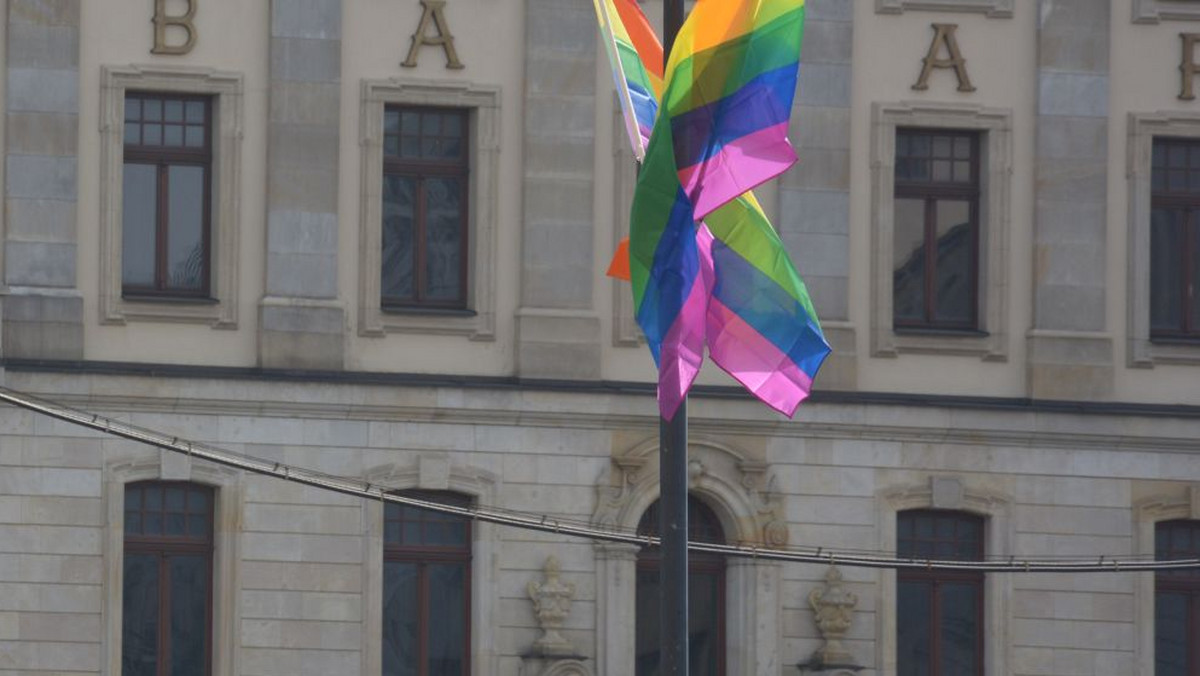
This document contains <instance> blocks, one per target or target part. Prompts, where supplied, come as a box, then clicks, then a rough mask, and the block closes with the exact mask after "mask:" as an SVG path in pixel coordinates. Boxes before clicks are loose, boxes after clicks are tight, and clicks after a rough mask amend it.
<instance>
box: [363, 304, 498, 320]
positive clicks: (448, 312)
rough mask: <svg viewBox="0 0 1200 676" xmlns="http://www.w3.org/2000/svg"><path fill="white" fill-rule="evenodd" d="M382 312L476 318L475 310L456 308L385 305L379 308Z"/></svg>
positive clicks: (400, 314) (401, 314) (402, 314)
mask: <svg viewBox="0 0 1200 676" xmlns="http://www.w3.org/2000/svg"><path fill="white" fill-rule="evenodd" d="M379 310H380V312H383V313H384V314H386V315H399V316H405V315H409V316H430V317H475V316H476V312H475V311H474V310H459V309H455V308H440V307H419V306H401V305H384V306H381V307H380V308H379Z"/></svg>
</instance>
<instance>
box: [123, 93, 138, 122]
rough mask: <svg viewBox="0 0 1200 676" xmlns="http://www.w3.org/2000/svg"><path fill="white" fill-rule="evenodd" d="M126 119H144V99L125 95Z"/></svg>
mask: <svg viewBox="0 0 1200 676" xmlns="http://www.w3.org/2000/svg"><path fill="white" fill-rule="evenodd" d="M125 119H126V120H140V119H142V100H141V99H135V98H131V97H129V96H126V97H125Z"/></svg>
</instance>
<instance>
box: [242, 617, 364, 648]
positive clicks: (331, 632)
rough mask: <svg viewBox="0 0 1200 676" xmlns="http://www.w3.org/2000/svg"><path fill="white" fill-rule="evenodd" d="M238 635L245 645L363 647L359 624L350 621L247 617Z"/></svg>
mask: <svg viewBox="0 0 1200 676" xmlns="http://www.w3.org/2000/svg"><path fill="white" fill-rule="evenodd" d="M241 636H242V645H244V646H246V647H248V648H290V649H299V650H358V649H360V648H361V647H362V626H361V625H360V624H358V623H351V622H311V621H290V620H246V621H245V622H243V623H242V631H241Z"/></svg>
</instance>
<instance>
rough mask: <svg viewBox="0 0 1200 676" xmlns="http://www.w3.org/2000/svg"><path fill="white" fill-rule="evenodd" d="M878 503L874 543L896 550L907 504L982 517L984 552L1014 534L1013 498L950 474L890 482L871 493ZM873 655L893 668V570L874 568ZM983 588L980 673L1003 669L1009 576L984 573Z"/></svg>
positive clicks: (1000, 548)
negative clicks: (919, 481) (898, 528)
mask: <svg viewBox="0 0 1200 676" xmlns="http://www.w3.org/2000/svg"><path fill="white" fill-rule="evenodd" d="M876 505H877V509H878V517H877V518H878V523H879V530H878V533H879V540H878V545H879V546H878V549H879V551H884V552H894V551H896V515H897V513H899V512H902V511H905V510H909V509H952V510H957V511H962V512H967V513H969V514H976V515H979V516H982V517H984V518H985V522H984V552H985V553H986V555H988V556H995V555H999V554H1004V553H1007V552H1012V551H1013V542H1014V538H1015V533H1014V523H1013V518H1012V501H1011V500H1010V499H1009V498H1008V497H1007V496H1002V495H999V494H996V493H992V492H989V491H986V490H983V489H976V488H974V487H973V486H972V485H970V484H969V483H968V482H967V481H966V480H964V479H960V478H958V477H955V476H932V477H930V479H929V481H928V482H927V483H923V484H916V485H911V486H907V487H900V488H892V489H886V490H883V491H880V492H879V493H877V494H876ZM876 594H877V600H876V606H875V607H876V608H877V609H878V610H877V612H876V624H875V626H876V632H877V633H876V636H875V645H876V656H875V664H876V668H877V669H878V670H879V672H880V673H895V671H896V640H897V639H896V613H895V610H896V607H897V599H896V571H894V570H882V571H880V572H879V584H878V585H877V586H876ZM983 594H984V636H986V637H987V639H988V640H987V641H986V643H985V646H984V673H986V674H1007V673H1009V671H1008V664H1009V656H1008V652H1009V649H1010V647H1009V633H1008V632H1009V626H1010V623H1011V617H1010V610H1009V598H1010V597H1011V596H1012V576H1011V575H997V574H991V573H989V574H986V575H985V576H984V583H983Z"/></svg>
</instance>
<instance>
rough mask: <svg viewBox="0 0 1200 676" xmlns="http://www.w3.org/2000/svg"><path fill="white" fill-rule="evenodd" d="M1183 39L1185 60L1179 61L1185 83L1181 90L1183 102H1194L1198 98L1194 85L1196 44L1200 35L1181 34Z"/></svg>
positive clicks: (1180, 94)
mask: <svg viewBox="0 0 1200 676" xmlns="http://www.w3.org/2000/svg"><path fill="white" fill-rule="evenodd" d="M1179 37H1181V38H1183V58H1181V59H1180V60H1179V72H1181V73H1183V83H1182V86H1180V88H1179V99H1180V100H1181V101H1192V100H1194V99H1195V98H1196V94H1195V92H1194V90H1193V85H1194V84H1195V82H1196V69H1197V68H1198V67H1200V64H1197V63H1196V43H1197V42H1200V33H1180V34H1179Z"/></svg>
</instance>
